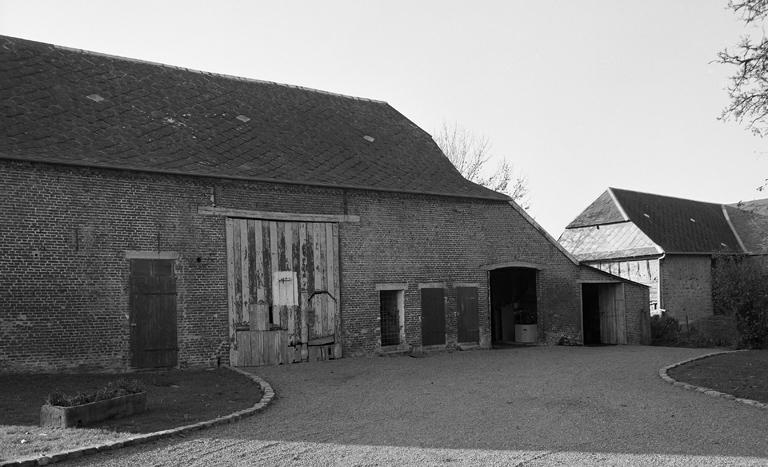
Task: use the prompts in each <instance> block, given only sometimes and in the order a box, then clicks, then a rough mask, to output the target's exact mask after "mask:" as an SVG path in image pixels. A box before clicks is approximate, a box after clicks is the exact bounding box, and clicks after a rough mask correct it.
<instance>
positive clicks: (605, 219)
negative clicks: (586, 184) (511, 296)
mask: <svg viewBox="0 0 768 467" xmlns="http://www.w3.org/2000/svg"><path fill="white" fill-rule="evenodd" d="M723 209H724V207H723V205H721V204H716V203H705V202H701V201H694V200H689V199H682V198H674V197H670V196H662V195H655V194H650V193H641V192H636V191H630V190H621V189H617V188H609V189H608V190H607V191H606V192H605V193H603V194H602V195H601V196H600V197H599V198H598V199H597V200H595V202H593V203H592V204H591V205H590V206H589V207H588V208H587V209H585V210H584V211H583V212H582V213H581V214H580V215H579V216H578V217H577V218H576V219H575V220H574V221H573V222H571V224H569V225H568V227H566V231H568V230H574V231H575V230H580V229H583V228H586V227H592V228H594V226H598V225H599V226H606V225H610V224H615V223H618V224H619V225H621V224H632V225H635V226H636V227H637V228H638V229H639V230H640V231H642V232H643V233H644V234H645V235H647V237H648V238H649V239H650V240H652V241H653V242H654V243H655V244H656V245H658V246H659V247H661V248H662V249H663V250H664V251H665V252H668V253H703V254H711V253H717V252H727V251H731V252H733V251H743V250H742V247H741V245H742V244H743V245H745V246H746V247H747V248H746V250H747V252H750V253H757V252H759V251H758V248H757V246H756V245H758V243H759V239H758V240H756V239H755V237H761V236H762V237H761V238H765V237H766V234H765V233H763V232H761V231H760V230H759V229H756V228H755V227H754V226H755V225H758V224H757V223H755V222H754V216H757V217H762V216H759V215H756V214H755V215H753V214H750V213H746V212H743V211H739V210H738V209H736V208H733V210H734V212H733V214H732V215H731V216H730V219H731V223H730V224H729V218H728V217H726V215H725V214H724V212H723ZM624 214H626V217H624ZM748 216H752V217H751V218H750V219H749V220H750V222H748V219H747V217H748ZM732 225H733V228H732V227H731V226H732ZM759 225H766V224H759ZM734 229H735V230H736V232H737V233H738V235H739V237H738V238H737V236H736V234H735V233H734ZM601 230H602V232H601V235H600V236H599V237H598V236H595V235H592V236H590V237H588V240H589V242H590V245H581V246H578V245H576V244H575V243H574V241H575V240H574V239H575V238H577V237H574V234H573V233H572V232H571V233H568V234H567V235H566V233H564V234H563V237H564V238H566V239H568V242H570V246H569V247H567V248H568V249H569V251H571V252H572V253H574V254H575V255H576V256H577V257H580V256H579V254H577V253H576V251H580V249H583V248H588V247H589V248H598V249H599V250H600V251H614V250H618V249H624V248H622V247H620V244H621V243H622V241H623V239H622V238H621V237H620V236H618V235H617V232H615V231H614V233H613V236H606V234H605V232H608V231H610V230H606V229H605V227H601ZM766 230H768V229H766ZM747 237H749V238H747ZM579 238H582V237H579ZM745 238H747V240H744V239H745ZM583 239H584V241H586V239H587V237H583ZM739 240H742V243H740V242H739ZM598 241H599V242H602V244H601V245H600V246H599V247H598V246H596V245H593V244H592V243H595V242H598ZM572 249H573V250H572Z"/></svg>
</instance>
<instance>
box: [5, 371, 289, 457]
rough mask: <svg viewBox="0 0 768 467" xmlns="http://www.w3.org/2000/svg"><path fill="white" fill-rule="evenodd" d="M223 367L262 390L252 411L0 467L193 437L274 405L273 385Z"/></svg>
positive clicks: (242, 372) (251, 375)
mask: <svg viewBox="0 0 768 467" xmlns="http://www.w3.org/2000/svg"><path fill="white" fill-rule="evenodd" d="M222 366H223V367H225V368H228V369H229V370H232V371H234V372H236V373H240V374H241V375H243V376H245V377H247V378H250V379H251V380H252V381H253V382H255V383H256V384H258V385H259V387H261V390H262V392H263V394H262V396H261V400H260V401H259V402H258V403H257V404H256V405H254V406H253V407H251V408H248V409H245V410H240V411H238V412H235V413H233V414H230V415H227V416H225V417H219V418H214V419H213V420H208V421H205V422H199V423H195V424H192V425H186V426H181V427H178V428H172V429H170V430H163V431H156V432H154V433H142V434H140V435H136V436H131V437H129V438H125V439H121V440H118V441H110V442H108V443H103V444H99V445H95V446H85V447H81V448H75V449H68V450H66V451H62V452H57V453H55V454H48V455H45V456H35V457H24V458H20V459H11V460H7V461H0V467H11V466H14V467H22V466H23V467H27V466H30V467H31V466H35V465H48V464H54V463H56V462H61V461H64V460H67V459H77V458H80V457H83V456H86V455H89V454H94V453H97V452H103V451H109V450H112V449H120V448H124V447H128V446H136V445H139V444H144V443H149V442H151V441H157V440H159V439H163V438H170V437H171V436H176V435H182V436H183V435H185V434H186V433H191V432H193V431H198V430H205V429H207V428H213V427H215V426H218V425H223V424H225V423H232V422H236V421H238V420H240V419H241V418H243V417H248V416H250V415H253V414H255V413H258V412H261V411H262V410H264V409H266V408H267V406H268V405H269V404H270V403H271V402H272V399H274V398H275V391H274V390H273V389H272V386H270V384H269V383H267V382H266V381H264V380H263V379H262V378H260V377H258V376H256V375H254V374H251V373H248V372H247V371H243V370H241V369H239V368H234V367H230V366H227V365H222Z"/></svg>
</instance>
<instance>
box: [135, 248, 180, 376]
mask: <svg viewBox="0 0 768 467" xmlns="http://www.w3.org/2000/svg"><path fill="white" fill-rule="evenodd" d="M130 326H131V365H132V366H134V367H136V368H159V367H174V366H176V364H177V363H178V344H177V340H176V339H177V329H176V278H175V277H174V276H173V261H168V260H132V261H131V277H130Z"/></svg>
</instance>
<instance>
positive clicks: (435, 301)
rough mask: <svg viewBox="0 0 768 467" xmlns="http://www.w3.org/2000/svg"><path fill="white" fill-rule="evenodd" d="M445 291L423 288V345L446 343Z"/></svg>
mask: <svg viewBox="0 0 768 467" xmlns="http://www.w3.org/2000/svg"><path fill="white" fill-rule="evenodd" d="M444 297H445V293H444V290H443V289H441V288H440V289H432V288H424V289H421V345H440V344H445V300H444Z"/></svg>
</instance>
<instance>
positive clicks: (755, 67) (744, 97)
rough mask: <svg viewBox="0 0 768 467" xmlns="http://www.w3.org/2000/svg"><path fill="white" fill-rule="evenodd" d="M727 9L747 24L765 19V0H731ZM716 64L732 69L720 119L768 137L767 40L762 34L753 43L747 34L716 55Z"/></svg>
mask: <svg viewBox="0 0 768 467" xmlns="http://www.w3.org/2000/svg"><path fill="white" fill-rule="evenodd" d="M728 8H730V9H732V10H733V11H734V12H736V13H740V14H741V18H742V20H744V22H745V23H747V24H751V23H754V22H757V21H762V20H764V19H765V18H766V15H768V0H740V1H734V0H731V1H729V2H728ZM717 62H719V63H722V64H724V65H733V66H735V67H736V73H735V74H734V75H733V76H731V77H730V80H731V83H730V85H729V86H728V87H727V88H726V91H727V92H728V97H730V99H731V103H730V104H729V105H728V106H727V107H726V108H725V109H723V112H722V114H721V115H720V119H721V120H729V119H730V118H733V119H734V120H735V121H736V122H738V123H740V124H744V125H745V126H746V127H747V129H749V130H750V131H752V133H754V134H755V135H758V136H761V137H762V136H766V135H768V38H766V36H765V32H764V31H763V33H762V37H761V38H760V40H759V41H757V42H755V41H753V39H752V37H750V36H748V35H747V36H743V37H742V38H741V39H740V40H739V42H738V44H736V47H735V50H734V51H729V50H728V49H725V50H723V51H721V52H719V53H718V54H717Z"/></svg>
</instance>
